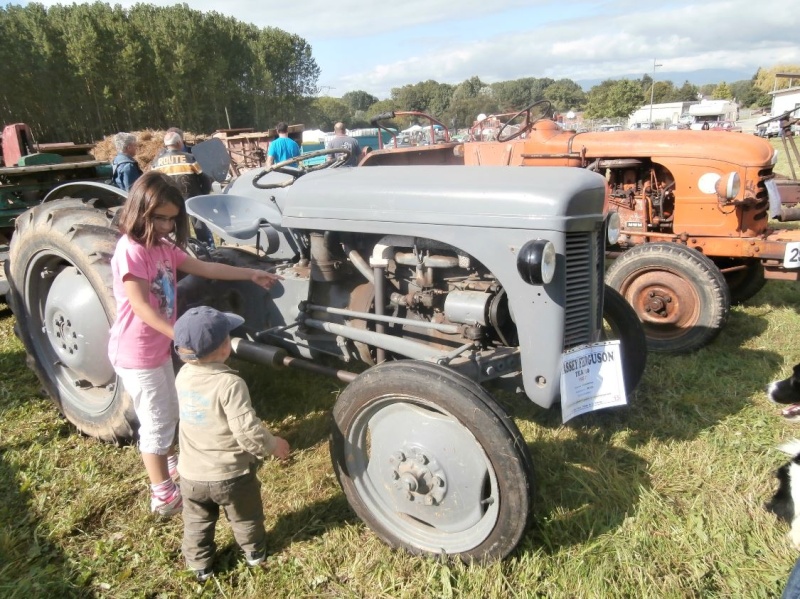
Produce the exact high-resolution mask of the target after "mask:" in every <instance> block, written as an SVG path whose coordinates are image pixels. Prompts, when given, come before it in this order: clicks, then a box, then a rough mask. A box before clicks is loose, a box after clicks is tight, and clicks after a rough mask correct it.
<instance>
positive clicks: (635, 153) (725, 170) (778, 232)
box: [361, 100, 800, 353]
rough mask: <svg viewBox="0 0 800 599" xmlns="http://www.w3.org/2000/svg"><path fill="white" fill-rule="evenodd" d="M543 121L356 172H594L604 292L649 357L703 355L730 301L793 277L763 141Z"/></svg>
mask: <svg viewBox="0 0 800 599" xmlns="http://www.w3.org/2000/svg"><path fill="white" fill-rule="evenodd" d="M398 114H399V113H398ZM406 114H407V113H406ZM550 114H551V106H550V103H549V102H548V101H546V100H544V101H541V102H537V103H534V104H532V105H531V106H528V107H527V108H525V109H524V110H522V111H520V112H518V113H516V114H514V115H512V116H510V117H509V118H508V119H507V120H505V121H504V122H501V123H500V124H499V125H498V127H497V130H496V132H494V134H493V135H490V136H488V137H489V138H491V139H492V141H472V142H467V143H456V142H447V143H440V144H436V145H430V146H424V147H411V148H391V147H389V148H387V149H381V150H377V151H374V152H372V153H370V154H368V155H367V156H365V157H364V158H363V159H362V161H361V166H377V165H396V164H449V165H452V164H463V165H507V166H572V167H578V168H585V169H589V170H593V171H596V172H599V173H602V174H603V175H604V176H605V178H606V181H607V183H608V187H607V200H608V202H609V204H610V206H611V207H612V209H615V210H616V211H617V212H618V213H619V216H620V227H621V235H620V237H619V242H618V243H617V244H616V245H614V246H611V247H608V248H607V251H608V252H609V254H611V255H612V256H613V257H615V258H616V259H615V260H614V261H613V262H612V264H611V266H610V268H609V269H608V271H607V273H606V283H607V284H609V285H610V286H611V287H614V288H615V289H616V290H617V291H619V292H620V293H621V294H622V295H623V296H624V297H625V298H626V299H627V300H628V302H629V303H630V304H631V305H632V306H633V307H634V309H635V310H636V313H637V314H638V316H639V318H640V319H641V321H642V323H643V325H644V328H645V333H646V336H647V342H648V349H650V350H652V351H661V352H672V353H683V352H688V351H692V350H694V349H697V348H699V347H702V346H704V345H706V344H707V343H709V342H710V341H711V340H712V339H713V338H714V337H715V336H716V335H717V333H718V332H719V330H720V329H721V327H722V326H723V325H724V323H725V321H726V320H727V317H728V313H729V311H730V305H731V303H732V302H733V303H736V302H742V301H745V300H746V299H748V298H750V297H752V296H753V295H754V294H755V293H756V292H757V291H758V290H759V289H761V287H762V286H763V285H764V282H765V279H788V280H797V279H798V278H799V277H800V231H795V230H786V229H776V228H773V227H772V225H771V224H770V218H773V219H779V220H797V219H798V218H800V216H798V215H797V210H792V209H788V208H787V207H786V206H784V205H782V204H781V199H780V194H779V191H778V186H777V183H776V179H775V175H774V174H773V167H774V165H775V163H776V160H777V154H776V152H775V150H774V149H773V148H772V146H771V145H770V144H769V143H768V142H767V141H765V140H763V139H761V138H759V137H756V136H751V135H742V134H738V133H731V132H727V131H719V132H717V131H685V130H683V131H649V130H644V131H610V132H587V133H576V132H575V131H571V130H566V129H564V128H562V127H561V126H560V125H559V124H558V123H556V122H555V121H553V120H552V119H551V118H549V116H550ZM389 117H390V115H388V114H384V115H380V116H379V117H377V118H378V119H380V118H383V119H386V118H389ZM376 124H377V122H376ZM481 137H482V138H486V137H487V136H485V135H482V136H481Z"/></svg>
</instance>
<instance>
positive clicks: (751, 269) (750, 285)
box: [714, 258, 767, 304]
mask: <svg viewBox="0 0 800 599" xmlns="http://www.w3.org/2000/svg"><path fill="white" fill-rule="evenodd" d="M714 264H716V265H717V268H719V269H720V271H721V272H722V275H723V276H724V277H725V281H726V282H727V283H728V289H730V291H731V303H732V304H743V303H744V302H746V301H747V300H749V299H750V298H751V297H753V296H754V295H755V294H756V293H758V292H759V291H761V289H762V287H764V285H766V283H767V280H766V279H765V278H764V266H763V265H762V264H761V262H759V261H758V260H741V259H738V258H714Z"/></svg>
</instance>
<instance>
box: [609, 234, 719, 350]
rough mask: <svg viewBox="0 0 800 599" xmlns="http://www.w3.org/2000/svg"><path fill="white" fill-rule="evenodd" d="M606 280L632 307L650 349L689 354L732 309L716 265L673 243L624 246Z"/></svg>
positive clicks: (714, 333) (705, 341)
mask: <svg viewBox="0 0 800 599" xmlns="http://www.w3.org/2000/svg"><path fill="white" fill-rule="evenodd" d="M606 283H607V284H608V285H611V287H613V288H614V289H616V290H617V291H619V292H620V294H622V296H623V297H624V298H625V300H626V301H627V302H628V303H629V304H630V305H631V306H633V309H634V310H635V311H636V314H637V315H638V316H639V320H641V321H642V325H643V326H644V332H645V336H646V337H647V348H648V349H649V350H650V351H654V352H663V353H676V354H679V353H687V352H691V351H694V350H696V349H699V348H701V347H703V346H705V345H707V344H708V343H710V342H711V341H712V340H713V339H714V338H715V337H716V336H717V335H718V334H719V331H720V329H721V328H722V327H723V325H724V324H725V322H726V321H727V319H728V314H729V312H730V306H731V296H730V290H729V289H728V285H727V283H726V282H725V278H724V277H723V276H722V273H721V272H720V270H719V269H718V268H717V267H716V266H715V265H714V263H713V262H712V261H711V260H710V259H709V258H708V257H706V256H704V255H703V254H701V253H700V252H698V251H697V250H694V249H692V248H690V247H687V246H685V245H680V244H677V243H645V244H642V245H638V246H635V247H633V248H631V249H629V250H627V251H626V252H625V253H623V254H622V255H621V256H620V257H618V258H616V259H615V260H614V263H613V264H612V265H611V267H610V268H609V269H608V271H607V272H606Z"/></svg>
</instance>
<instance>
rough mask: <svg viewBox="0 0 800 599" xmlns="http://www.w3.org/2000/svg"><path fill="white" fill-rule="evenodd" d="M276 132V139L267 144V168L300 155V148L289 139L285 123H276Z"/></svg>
mask: <svg viewBox="0 0 800 599" xmlns="http://www.w3.org/2000/svg"><path fill="white" fill-rule="evenodd" d="M275 130H276V131H277V132H278V139H275V140H273V141H271V142H269V148H268V149H267V166H268V167H269V166H272V165H273V164H276V163H278V162H283V161H284V160H289V159H290V158H295V157H297V156H299V155H300V146H298V145H297V142H296V141H295V140H293V139H291V138H289V125H287V124H286V123H283V122H281V123H278V124H277V125H276V126H275Z"/></svg>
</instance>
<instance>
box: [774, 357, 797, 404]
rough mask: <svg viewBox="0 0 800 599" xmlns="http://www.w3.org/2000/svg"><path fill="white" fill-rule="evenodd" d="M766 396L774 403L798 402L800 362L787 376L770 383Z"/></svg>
mask: <svg viewBox="0 0 800 599" xmlns="http://www.w3.org/2000/svg"><path fill="white" fill-rule="evenodd" d="M767 396H768V397H769V398H770V399H771V400H772V401H774V402H775V403H784V404H792V403H800V364H796V365H795V367H794V369H793V371H792V376H790V377H789V378H785V379H783V380H782V381H775V382H773V383H770V384H769V387H767Z"/></svg>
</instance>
